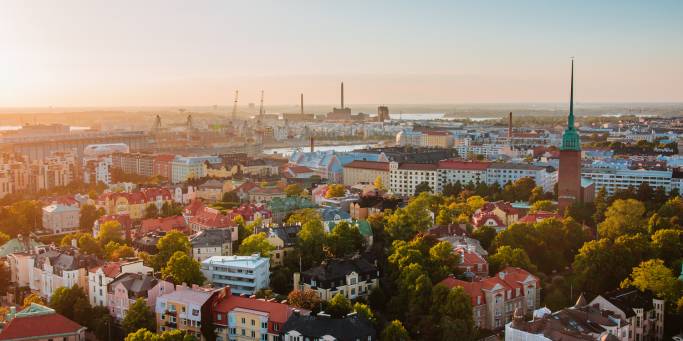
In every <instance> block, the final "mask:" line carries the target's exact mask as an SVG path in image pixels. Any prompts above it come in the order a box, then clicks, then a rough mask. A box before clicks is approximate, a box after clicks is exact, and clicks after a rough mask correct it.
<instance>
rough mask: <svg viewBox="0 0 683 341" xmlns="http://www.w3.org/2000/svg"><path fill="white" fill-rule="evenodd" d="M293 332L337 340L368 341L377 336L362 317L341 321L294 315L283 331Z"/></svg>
mask: <svg viewBox="0 0 683 341" xmlns="http://www.w3.org/2000/svg"><path fill="white" fill-rule="evenodd" d="M292 330H296V331H297V332H299V333H301V334H302V335H304V336H306V337H314V338H321V337H323V336H325V335H330V336H333V337H334V338H335V339H336V340H367V339H368V337H370V338H371V339H373V340H374V339H375V337H376V335H377V332H376V331H375V328H374V327H373V326H372V324H371V323H370V321H368V320H367V319H366V318H365V317H363V316H362V315H354V316H350V317H345V318H340V319H336V318H329V317H317V316H297V315H292V317H290V319H289V320H288V321H287V323H285V325H284V327H283V328H282V331H283V332H284V333H287V332H289V331H292Z"/></svg>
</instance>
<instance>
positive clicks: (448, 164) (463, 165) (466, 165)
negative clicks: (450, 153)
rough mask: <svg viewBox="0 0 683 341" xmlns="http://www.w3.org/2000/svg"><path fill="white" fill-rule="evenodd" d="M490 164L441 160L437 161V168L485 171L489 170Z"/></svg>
mask: <svg viewBox="0 0 683 341" xmlns="http://www.w3.org/2000/svg"><path fill="white" fill-rule="evenodd" d="M490 164H491V163H490V162H482V161H464V160H441V161H439V168H440V169H459V170H474V171H485V170H486V169H487V168H489V165H490Z"/></svg>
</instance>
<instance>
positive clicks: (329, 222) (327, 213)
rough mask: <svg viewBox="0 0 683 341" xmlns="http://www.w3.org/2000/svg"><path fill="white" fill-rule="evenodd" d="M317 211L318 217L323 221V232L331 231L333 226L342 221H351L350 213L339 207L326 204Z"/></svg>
mask: <svg viewBox="0 0 683 341" xmlns="http://www.w3.org/2000/svg"><path fill="white" fill-rule="evenodd" d="M319 211H320V217H321V218H322V221H323V227H324V228H325V232H330V231H332V230H333V229H334V227H335V226H336V225H337V224H339V223H341V222H342V221H345V222H348V223H350V222H351V215H350V214H349V213H348V212H346V211H342V210H341V209H339V208H336V207H328V206H326V207H323V208H321V209H320V210H319Z"/></svg>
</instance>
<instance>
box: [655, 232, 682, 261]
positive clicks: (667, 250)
mask: <svg viewBox="0 0 683 341" xmlns="http://www.w3.org/2000/svg"><path fill="white" fill-rule="evenodd" d="M682 234H683V231H681V230H675V229H667V230H658V231H657V232H655V234H654V235H652V250H653V251H654V254H655V256H656V257H658V258H659V259H662V260H664V263H665V264H667V265H668V266H670V267H673V266H674V264H675V263H676V261H678V260H679V259H680V258H681V257H683V243H681V235H682Z"/></svg>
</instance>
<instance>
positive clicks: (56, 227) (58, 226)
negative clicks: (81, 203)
mask: <svg viewBox="0 0 683 341" xmlns="http://www.w3.org/2000/svg"><path fill="white" fill-rule="evenodd" d="M80 218H81V210H80V209H79V208H78V206H69V205H63V204H59V203H53V204H50V205H48V206H45V207H43V229H45V230H46V231H48V233H50V234H63V233H69V232H72V231H75V230H77V229H78V227H79V220H80Z"/></svg>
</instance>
